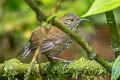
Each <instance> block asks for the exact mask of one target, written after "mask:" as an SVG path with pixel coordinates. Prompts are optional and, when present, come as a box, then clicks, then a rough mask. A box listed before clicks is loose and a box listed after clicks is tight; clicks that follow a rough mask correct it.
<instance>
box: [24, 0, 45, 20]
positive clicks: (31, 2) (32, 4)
mask: <svg viewBox="0 0 120 80" xmlns="http://www.w3.org/2000/svg"><path fill="white" fill-rule="evenodd" d="M25 2H26V3H27V4H28V5H29V6H30V7H31V9H33V11H34V12H35V13H36V15H37V19H38V21H39V22H42V21H43V20H45V19H46V16H45V15H44V14H43V13H42V12H41V11H40V9H39V8H38V7H37V4H36V3H35V1H34V0H25Z"/></svg>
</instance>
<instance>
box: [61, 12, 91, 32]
mask: <svg viewBox="0 0 120 80" xmlns="http://www.w3.org/2000/svg"><path fill="white" fill-rule="evenodd" d="M60 21H61V22H62V23H63V24H64V25H65V26H67V27H68V28H69V29H71V30H73V31H74V30H75V31H76V30H77V28H78V25H79V23H80V22H85V21H89V20H88V19H80V18H79V17H78V16H76V15H74V14H72V13H68V14H65V15H64V16H63V17H62V18H61V19H60Z"/></svg>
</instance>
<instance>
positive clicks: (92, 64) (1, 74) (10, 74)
mask: <svg viewBox="0 0 120 80" xmlns="http://www.w3.org/2000/svg"><path fill="white" fill-rule="evenodd" d="M37 65H38V64H35V65H34V68H33V70H32V72H31V75H30V76H31V78H34V80H35V77H37V76H36V73H37V72H36V66H37ZM47 65H48V62H47V63H41V69H42V76H43V77H44V76H45V75H46V74H48V75H49V77H50V76H51V77H53V76H59V77H72V78H77V77H78V76H86V77H89V78H94V77H105V76H106V75H108V72H107V71H106V69H104V68H103V67H102V66H101V65H100V64H99V63H97V62H96V61H94V60H86V59H85V58H80V59H79V60H77V61H76V62H72V63H70V64H67V66H66V68H65V70H64V71H63V67H64V62H56V63H53V65H51V66H50V67H49V69H48V72H46V71H45V68H46V66H47ZM29 68H30V64H23V63H21V62H20V61H19V60H17V59H11V60H8V61H5V63H3V64H0V78H1V79H3V78H9V79H11V80H13V79H17V78H23V77H19V76H24V75H25V74H26V70H27V69H29ZM33 76H34V77H33ZM31 80H32V79H31Z"/></svg>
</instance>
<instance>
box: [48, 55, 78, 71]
mask: <svg viewBox="0 0 120 80" xmlns="http://www.w3.org/2000/svg"><path fill="white" fill-rule="evenodd" d="M49 58H52V59H53V60H58V61H63V62H64V63H65V64H64V67H63V71H65V68H66V66H67V64H66V63H71V62H75V61H76V60H65V59H61V58H58V57H53V56H49Z"/></svg>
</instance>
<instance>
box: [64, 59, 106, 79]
mask: <svg viewBox="0 0 120 80" xmlns="http://www.w3.org/2000/svg"><path fill="white" fill-rule="evenodd" d="M66 70H67V73H71V74H72V77H74V78H77V77H78V76H79V75H81V76H84V77H85V76H86V77H89V78H93V77H96V76H102V77H104V76H105V75H106V74H107V73H108V72H107V71H106V69H105V68H103V67H102V66H101V65H100V64H99V63H97V62H96V61H94V60H86V59H85V58H80V59H79V60H77V61H76V62H74V63H71V64H69V65H68V66H67V69H66Z"/></svg>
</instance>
